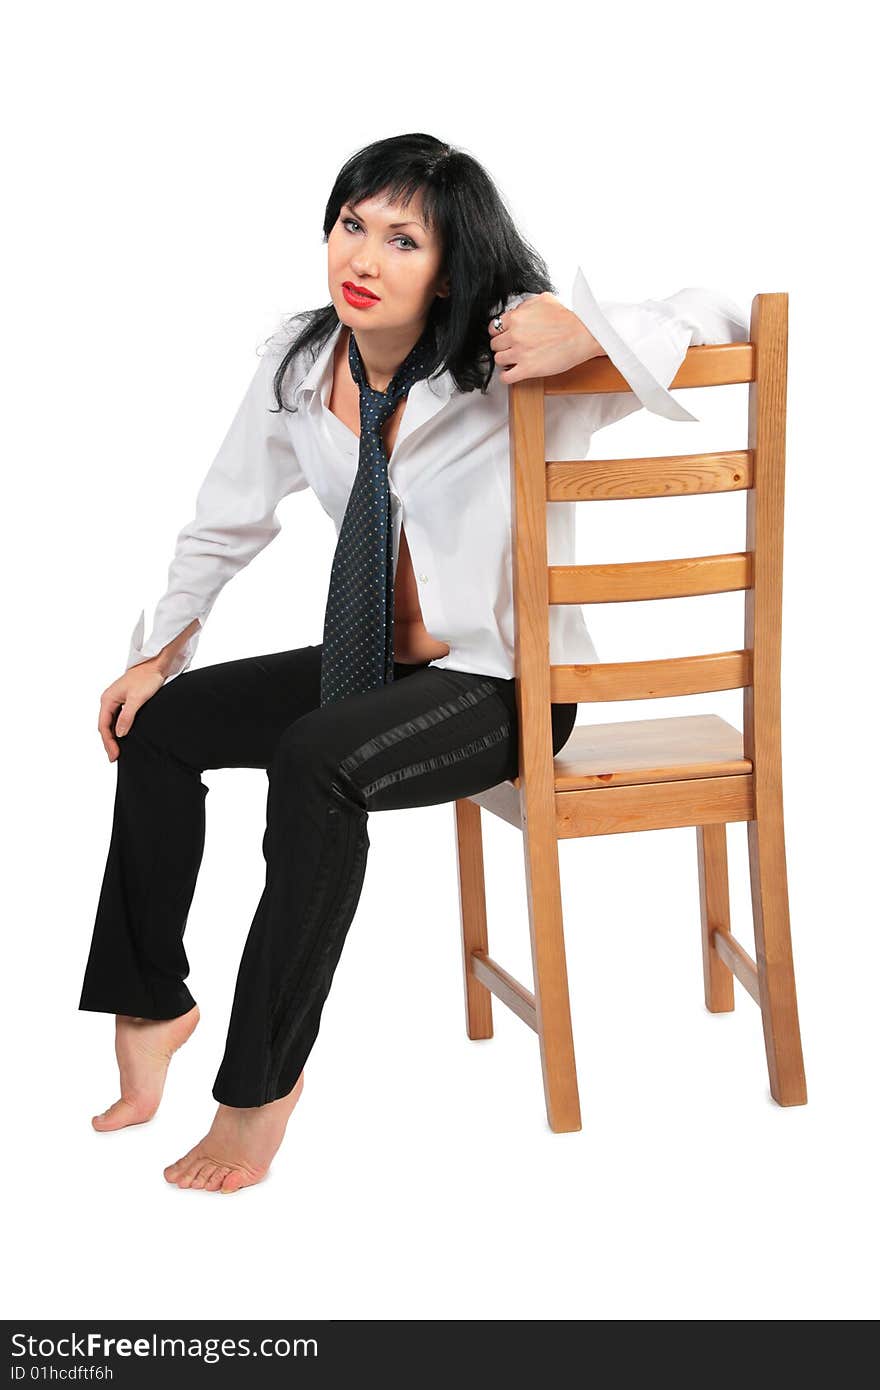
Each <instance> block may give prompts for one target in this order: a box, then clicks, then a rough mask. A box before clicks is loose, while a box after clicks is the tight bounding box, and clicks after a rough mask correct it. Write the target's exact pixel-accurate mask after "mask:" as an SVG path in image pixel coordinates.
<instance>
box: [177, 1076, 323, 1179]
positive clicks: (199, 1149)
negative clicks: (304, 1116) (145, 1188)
mask: <svg viewBox="0 0 880 1390" xmlns="http://www.w3.org/2000/svg"><path fill="white" fill-rule="evenodd" d="M303 1075H304V1073H303V1072H300V1074H299V1077H298V1079H297V1082H296V1085H295V1086H294V1088H293V1090H292V1091H289V1092H288V1094H287V1095H286V1096H281V1097H280V1099H278V1100H272V1101H270V1102H269V1104H268V1105H255V1106H250V1107H247V1108H245V1107H243V1106H232V1105H219V1106H218V1107H217V1114H216V1115H215V1116H214V1123H213V1124H212V1125H211V1128H210V1129H209V1130H208V1133H207V1134H206V1135H205V1137H204V1139H203V1140H202V1142H201V1143H200V1144H196V1146H195V1148H193V1149H190V1151H189V1153H187V1154H184V1156H183V1158H179V1159H178V1160H177V1162H176V1163H172V1164H170V1165H169V1166H168V1167H167V1168H166V1169H165V1170H164V1173H165V1178H166V1180H167V1181H168V1182H170V1183H176V1184H177V1186H178V1187H198V1188H202V1189H203V1190H204V1191H205V1192H238V1191H239V1190H240V1188H242V1187H253V1185H254V1183H258V1182H261V1181H262V1179H263V1178H264V1177H265V1176H266V1174H267V1173H268V1171H269V1164H270V1163H271V1162H272V1159H273V1158H274V1157H275V1155H276V1153H277V1152H278V1150H279V1149H280V1147H281V1140H282V1139H283V1138H284V1131H285V1129H286V1128H287V1121H288V1120H289V1119H290V1115H291V1111H292V1110H293V1107H294V1106H295V1105H296V1103H297V1101H298V1100H299V1098H300V1094H301V1092H302V1088H303Z"/></svg>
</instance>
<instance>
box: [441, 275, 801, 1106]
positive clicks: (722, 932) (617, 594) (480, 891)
mask: <svg viewBox="0 0 880 1390" xmlns="http://www.w3.org/2000/svg"><path fill="white" fill-rule="evenodd" d="M787 348H788V295H787V294H759V295H756V296H755V298H754V299H753V301H752V313H751V327H750V341H749V342H747V343H725V344H722V345H719V346H705V347H692V348H690V349H689V350H688V352H687V355H686V357H685V359H684V361H683V362H682V365H681V368H680V369H679V371H678V373H677V375H676V376H675V378H674V380H673V381H672V383H671V385H672V387H673V388H675V387H692V386H717V385H724V384H733V383H738V382H748V383H749V414H748V448H747V449H736V450H731V451H729V452H724V453H702V454H683V455H674V456H671V457H649V458H631V459H590V460H584V461H577V462H552V461H547V460H546V458H545V452H544V397H545V395H560V394H565V393H575V392H596V391H603V392H604V391H625V390H628V389H629V387H628V385H627V383H626V381H625V379H624V378H623V377H622V376H621V375H620V374H619V373H618V372H617V370H616V369H615V368H614V366H613V365H612V363H611V362H610V361H609V359H608V358H607V357H602V358H594V359H591V360H590V361H589V362H586V363H584V364H583V365H582V366H580V367H576V368H574V369H573V370H571V371H569V372H565V373H561V374H559V375H557V376H554V377H546V378H544V379H533V380H529V381H522V382H517V383H515V384H514V385H513V386H512V388H511V397H510V442H511V486H512V490H513V498H514V520H513V526H514V611H515V617H516V677H517V681H516V690H517V708H518V712H519V752H520V761H519V770H520V775H519V776H518V777H517V778H515V779H514V780H513V781H508V782H504V783H502V784H500V785H499V786H497V787H493V788H491V789H490V790H488V791H485V792H482V793H480V794H479V795H476V796H473V797H469V798H466V799H462V800H460V801H456V802H455V817H456V838H457V850H458V877H459V900H460V909H461V924H462V943H463V957H464V983H465V1001H466V1003H465V1007H466V1017H467V1031H468V1036H469V1037H471V1038H489V1037H491V1036H492V995H493V994H494V995H495V996H496V998H498V999H500V1000H501V1001H502V1002H503V1003H504V1004H506V1005H507V1006H508V1008H510V1009H512V1010H513V1012H514V1013H515V1014H517V1015H518V1016H519V1017H520V1018H521V1019H522V1020H523V1021H524V1022H525V1023H527V1024H528V1025H529V1027H531V1028H534V1030H535V1032H536V1033H537V1034H538V1038H539V1040H540V1045H541V1065H542V1070H543V1076H544V1095H545V1099H546V1105H547V1118H548V1121H549V1123H550V1127H551V1129H553V1130H555V1131H557V1132H566V1131H572V1130H577V1129H580V1127H581V1116H580V1103H579V1099H578V1087H577V1074H576V1070H575V1056H574V1045H573V1039H572V1029H571V1016H570V1011H569V994H568V975H567V968H566V959H565V942H564V935H563V920H562V901H561V893H560V880H559V847H558V841H559V840H560V839H569V838H572V837H574V836H582V835H583V836H586V835H615V834H620V833H622V832H624V831H629V830H660V829H665V828H669V827H674V826H687V825H693V826H695V828H696V832H697V867H698V875H699V892H700V914H701V919H702V949H703V976H704V985H705V999H706V1007H707V1008H708V1009H709V1011H710V1012H712V1013H723V1012H725V1011H728V1010H730V1009H732V1008H733V1007H734V988H733V981H734V977H735V978H736V979H737V980H739V982H740V984H741V985H742V986H743V987H744V988H745V990H746V991H747V992H748V993H749V994H750V995H751V997H752V998H753V999H754V1000H755V1002H756V1003H757V1004H758V1006H759V1008H760V1010H761V1017H762V1020H763V1027H764V1042H765V1047H766V1052H767V1066H768V1070H769V1076H770V1092H771V1094H772V1096H773V1098H774V1099H775V1100H776V1101H777V1102H778V1104H780V1105H803V1104H805V1103H806V1099H807V1092H806V1082H805V1079H804V1065H803V1058H802V1054H801V1041H800V1030H799V1025H798V1010H797V999H796V993H795V979H794V968H793V962H792V950H791V935H790V926H789V909H788V883H787V875H786V861H785V834H784V824H783V809H782V765H781V750H780V645H781V615H782V541H783V500H784V478H785V414H786V382H787ZM739 488H748V490H749V492H748V506H747V523H746V542H745V544H746V548H745V550H744V551H742V552H739V553H735V554H729V555H698V556H695V557H693V558H689V559H684V560H681V559H679V560H649V561H646V562H643V563H638V564H611V565H573V566H567V567H561V566H556V567H549V566H548V563H547V530H546V503H547V502H550V501H556V500H560V501H572V500H574V501H597V500H599V499H602V498H614V499H619V498H637V497H674V496H682V495H690V494H694V493H706V492H731V491H734V490H736V489H739ZM739 589H743V590H745V636H744V644H743V649H742V650H741V651H724V652H715V653H711V654H709V655H698V656H684V657H676V658H670V659H664V660H660V661H636V662H624V663H614V664H607V663H601V664H595V663H594V664H590V665H583V666H565V665H556V666H554V665H551V664H550V662H549V626H548V618H549V614H548V604H551V603H615V602H623V601H632V600H641V599H654V598H674V597H683V596H688V595H693V594H712V593H723V592H729V591H731V590H739ZM731 689H742V692H743V731H742V732H740V730H738V729H736V728H734V727H733V726H732V725H731V724H729V723H727V722H726V721H725V720H724V719H722V718H720V717H719V716H716V715H706V714H699V715H691V716H685V717H680V718H670V719H640V720H632V721H628V722H625V721H617V722H615V723H610V724H589V725H580V726H577V725H576V726H575V729H574V731H573V733H572V736H571V738H570V739H569V741H568V743H567V744H566V746H565V748H564V749H562V750H561V751H560V753H559V754H558V755H557V757H556V758H554V757H553V750H552V740H551V724H550V705H551V702H575V701H576V702H577V703H586V702H588V701H595V700H648V699H658V698H661V697H669V696H678V695H690V694H695V693H697V692H705V691H711V690H731ZM481 808H482V809H484V810H486V811H490V812H492V813H493V814H494V815H496V816H500V817H501V819H502V820H505V821H507V822H509V823H510V824H511V825H515V826H518V827H519V828H520V830H521V831H522V833H523V839H524V849H525V865H526V883H527V892H528V908H529V925H530V933H531V943H532V967H533V974H534V994H533V993H532V992H531V991H530V990H529V989H527V988H526V986H525V985H523V984H521V983H520V982H519V981H518V980H516V979H514V978H513V976H512V975H510V974H508V972H507V971H506V970H504V969H503V968H502V966H500V965H499V964H497V962H496V961H494V960H493V959H492V958H491V957H490V955H489V944H488V936H487V927H486V893H485V880H484V873H483V846H482V833H481V820H480V810H481ZM743 820H744V821H746V822H747V823H748V831H747V834H748V852H749V865H750V878H751V899H752V913H753V919H754V934H755V950H756V957H757V959H756V960H753V959H752V957H751V956H750V955H749V954H748V952H747V951H746V949H745V948H744V947H743V946H742V945H741V944H740V942H739V941H737V940H736V939H735V937H733V936H732V935H731V931H730V903H729V894H728V881H727V837H726V832H725V826H726V825H727V823H728V822H732V821H743Z"/></svg>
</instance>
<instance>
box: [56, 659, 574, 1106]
mask: <svg viewBox="0 0 880 1390" xmlns="http://www.w3.org/2000/svg"><path fill="white" fill-rule="evenodd" d="M320 672H321V645H320V644H319V645H317V646H312V647H301V648H298V649H297V650H294V651H289V652H273V653H270V654H269V655H267V656H254V657H246V658H244V659H241V660H238V661H222V662H220V663H218V664H217V665H214V666H205V667H201V668H199V669H197V670H189V671H185V672H184V673H183V674H182V675H179V676H177V677H175V679H174V680H172V681H169V682H168V684H166V685H164V686H162V687H161V688H160V689H159V690H158V691H157V692H156V694H155V695H154V696H153V697H152V699H150V700H148V701H147V703H146V704H145V705H143V706H142V707H141V709H140V710H139V711H138V714H137V715H136V717H135V720H134V723H133V725H132V727H131V729H130V730H129V732H128V734H126V735H125V737H123V738H121V739H119V757H118V759H117V762H116V768H117V781H116V799H115V804H114V812H113V826H112V833H111V838H110V847H109V852H108V857H107V865H106V869H105V872H104V879H103V884H102V887H101V892H100V898H99V902H98V910H97V917H96V921H95V926H94V932H93V936H92V943H91V949H90V952H89V957H88V963H87V965H86V970H85V979H84V982H83V987H82V994H81V998H80V1003H79V1008H80V1009H87V1010H97V1011H101V1012H107V1013H114V1014H115V1013H120V1014H133V1015H136V1016H138V1017H141V1018H174V1017H177V1016H178V1015H179V1014H183V1013H186V1012H187V1011H188V1010H189V1009H191V1008H192V1007H193V1004H194V1003H195V1000H194V999H193V996H192V994H191V993H190V991H189V989H188V988H187V986H186V983H185V981H186V977H187V975H188V973H189V965H188V962H187V958H186V953H185V951H184V945H183V935H184V928H185V925H186V921H187V915H188V913H189V909H190V904H191V902H192V897H193V893H194V890H195V885H196V878H197V875H198V871H199V866H200V863H201V859H202V852H203V849H204V842H205V797H206V795H207V792H208V788H207V787H206V786H205V784H204V782H203V781H202V780H201V777H200V775H199V774H200V773H201V772H203V771H204V770H205V769H206V768H220V767H253V768H264V769H265V770H266V772H267V774H268V784H269V785H268V794H267V803H266V827H265V833H264V835H263V856H264V858H265V861H266V881H265V887H264V889H263V892H262V896H261V897H260V901H259V903H258V905H257V910H256V913H255V915H254V919H253V922H252V923H251V927H250V932H249V934H248V937H247V941H246V943H245V947H244V951H243V954H242V958H241V965H240V967H239V972H238V979H237V983H236V988H235V995H234V999H233V1006H232V1014H231V1017H230V1022H229V1031H228V1035H227V1040H226V1048H225V1053H224V1056H223V1060H222V1062H221V1065H220V1070H219V1072H218V1074H217V1077H216V1080H215V1083H214V1087H213V1096H214V1098H215V1100H218V1101H220V1102H222V1103H224V1104H226V1105H233V1106H255V1105H264V1104H266V1103H268V1102H269V1101H273V1100H277V1099H278V1098H279V1097H280V1096H283V1095H286V1094H287V1093H288V1091H290V1090H291V1089H292V1087H293V1086H294V1084H295V1082H296V1080H297V1078H298V1076H299V1074H300V1072H301V1071H302V1069H303V1065H304V1063H305V1061H306V1058H307V1057H308V1055H309V1052H310V1051H311V1049H312V1046H313V1045H314V1042H315V1038H316V1036H317V1033H318V1026H319V1023H320V1018H321V1011H322V1008H323V1006H324V1002H325V1000H326V998H327V995H328V993H329V990H330V985H331V981H332V979H333V973H334V971H335V969H336V965H337V963H338V961H339V957H340V954H341V952H342V947H343V944H344V942H345V937H346V934H347V932H348V928H349V926H350V924H351V921H352V918H353V917H354V913H355V908H356V906H357V902H358V898H359V896H360V891H361V887H362V884H363V880H364V872H365V868H366V861H367V850H368V848H369V836H368V834H367V816H368V813H369V812H370V811H390V810H397V809H400V808H403V807H416V806H433V805H437V804H439V803H441V802H446V801H454V800H456V799H457V798H459V797H463V796H468V795H471V794H473V793H474V792H477V791H483V790H485V789H486V788H488V787H492V786H495V785H497V784H498V783H499V782H503V781H504V780H505V779H507V778H510V777H515V776H516V775H517V772H518V760H519V754H518V720H517V708H516V695H515V682H514V680H512V679H511V680H504V679H501V678H499V677H495V676H485V675H478V674H471V673H468V672H465V671H452V670H441V669H438V668H437V667H432V666H429V665H428V664H427V662H426V663H423V664H420V665H410V664H403V663H399V662H398V663H395V667H394V680H393V682H391V683H390V684H388V685H385V686H382V687H380V688H378V689H376V690H371V691H368V692H367V693H365V694H359V695H350V696H348V697H346V698H345V699H342V700H337V701H335V702H333V703H331V704H329V705H325V706H323V707H322V706H321V705H320ZM551 712H552V727H553V751H554V754H555V753H557V752H558V751H559V749H560V748H561V747H562V745H563V744H564V743H565V742H566V741H567V739H568V737H569V735H570V734H571V731H572V728H573V727H574V724H575V719H576V716H577V705H576V704H559V705H553V706H552V707H551Z"/></svg>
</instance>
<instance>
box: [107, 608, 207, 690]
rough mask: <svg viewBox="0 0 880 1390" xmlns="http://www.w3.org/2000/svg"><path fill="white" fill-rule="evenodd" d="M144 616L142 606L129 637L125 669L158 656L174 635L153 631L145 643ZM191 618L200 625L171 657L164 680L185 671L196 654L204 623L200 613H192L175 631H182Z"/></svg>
mask: <svg viewBox="0 0 880 1390" xmlns="http://www.w3.org/2000/svg"><path fill="white" fill-rule="evenodd" d="M144 618H145V612H144V609H143V608H142V609H141V611H140V616H139V618H138V620H137V622H136V623H135V625H134V630H133V632H132V634H131V637H130V639H129V648H128V660H127V661H126V663H125V669H126V671H128V670H129V669H130V668H131V667H132V666H137V665H138V664H139V663H140V662H141V661H149V660H150V658H151V657H154V656H158V654H159V652H160V651H161V650H162V648H163V647H167V645H168V643H169V642H170V641H172V640H173V638H174V636H175V633H174V632H172V633H170V634H169V635H168V636H167V637H162V636H160V635H157V634H155V633H154V634H153V635H152V636H151V637H150V640H149V642H146V643H145V642H144ZM193 618H198V619H199V623H200V626H199V627H197V628H196V630H195V632H194V633H193V634H192V636H191V637H190V638H188V639H187V641H186V642H185V643H184V645H183V646H182V647H181V649H180V651H179V652H178V653H177V654H176V656H174V658H173V659H172V661H171V664H170V665H169V667H168V670H167V672H166V674H165V679H166V681H169V680H171V679H172V677H173V676H179V675H180V674H181V672H183V671H185V670H186V668H187V667H188V666H189V664H190V662H191V661H192V659H193V657H194V656H195V654H196V647H197V646H198V645H199V638H200V637H201V635H202V624H203V623H204V618H203V616H202V614H201V613H193V615H192V617H191V618H189V619H188V620H187V621H186V622H184V623H181V624H180V625H179V626H177V628H176V632H183V629H184V628H185V627H188V626H189V624H190V623H191V622H192V619H193Z"/></svg>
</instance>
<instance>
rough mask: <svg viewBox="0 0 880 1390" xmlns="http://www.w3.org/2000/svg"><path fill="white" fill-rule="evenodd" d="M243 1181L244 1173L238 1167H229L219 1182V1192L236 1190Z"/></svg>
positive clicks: (241, 1185) (242, 1184)
mask: <svg viewBox="0 0 880 1390" xmlns="http://www.w3.org/2000/svg"><path fill="white" fill-rule="evenodd" d="M244 1183H245V1176H244V1173H242V1172H241V1170H240V1169H239V1168H231V1169H230V1170H229V1172H228V1173H227V1174H226V1177H225V1178H224V1179H223V1182H222V1183H221V1184H220V1189H219V1190H220V1191H221V1192H238V1190H239V1188H241V1187H243V1186H244Z"/></svg>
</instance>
